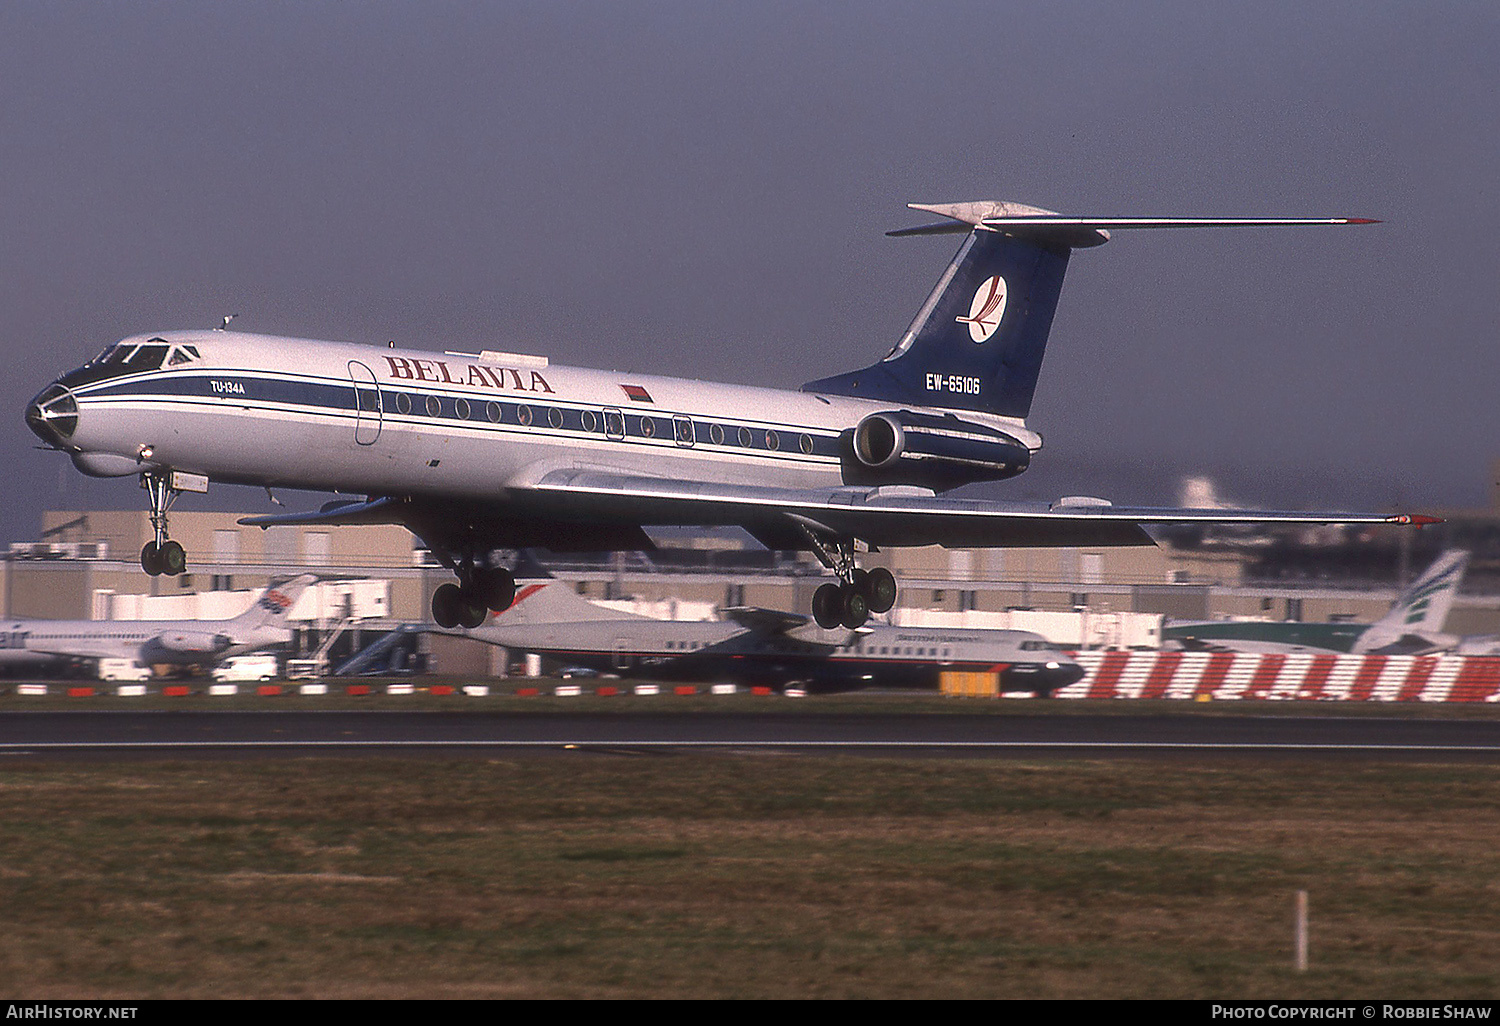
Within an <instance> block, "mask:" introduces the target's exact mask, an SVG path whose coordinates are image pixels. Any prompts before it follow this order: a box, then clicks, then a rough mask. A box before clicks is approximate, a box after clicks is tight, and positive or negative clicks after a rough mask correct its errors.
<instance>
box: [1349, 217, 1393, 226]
mask: <svg viewBox="0 0 1500 1026" xmlns="http://www.w3.org/2000/svg"><path fill="white" fill-rule="evenodd" d="M1344 223H1345V224H1384V223H1385V222H1384V221H1378V220H1376V219H1375V218H1373V217H1346V218H1344Z"/></svg>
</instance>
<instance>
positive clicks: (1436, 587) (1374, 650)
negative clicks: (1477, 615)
mask: <svg viewBox="0 0 1500 1026" xmlns="http://www.w3.org/2000/svg"><path fill="white" fill-rule="evenodd" d="M1468 566H1469V553H1468V552H1466V551H1464V550H1463V549H1449V550H1448V551H1447V552H1444V553H1443V554H1442V555H1441V556H1439V557H1438V558H1437V560H1436V561H1435V562H1434V563H1433V564H1432V565H1431V566H1430V567H1428V568H1427V570H1426V572H1424V573H1423V574H1422V576H1420V577H1418V578H1417V579H1416V580H1415V581H1413V582H1412V584H1411V587H1409V588H1407V589H1406V590H1405V591H1404V592H1402V593H1401V597H1400V598H1398V599H1397V600H1396V604H1395V605H1393V606H1391V611H1390V612H1389V613H1386V614H1385V616H1383V617H1381V618H1380V619H1379V620H1376V621H1375V622H1374V623H1372V624H1371V625H1370V628H1369V630H1367V631H1365V632H1364V633H1363V634H1361V635H1360V636H1359V638H1358V639H1357V640H1356V641H1355V643H1354V648H1353V651H1355V652H1360V653H1365V654H1378V655H1420V654H1422V653H1424V652H1431V651H1434V650H1437V649H1444V648H1449V647H1451V646H1452V645H1453V644H1455V643H1456V642H1457V641H1458V639H1457V638H1456V637H1452V636H1450V635H1448V634H1445V633H1444V631H1443V627H1444V625H1445V624H1446V623H1447V620H1448V610H1450V609H1452V608H1453V600H1454V598H1456V597H1457V595H1458V586H1459V584H1461V583H1462V582H1463V579H1464V571H1465V570H1467V569H1468Z"/></svg>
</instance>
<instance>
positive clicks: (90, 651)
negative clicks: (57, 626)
mask: <svg viewBox="0 0 1500 1026" xmlns="http://www.w3.org/2000/svg"><path fill="white" fill-rule="evenodd" d="M27 650H28V651H30V652H35V653H37V654H39V655H49V656H65V657H67V658H69V659H118V658H130V657H133V656H134V655H135V651H136V646H134V645H132V646H130V647H129V648H128V649H127V648H126V646H124V645H121V644H120V643H119V642H117V641H112V640H110V639H107V638H73V639H71V640H69V641H66V642H65V641H63V640H62V639H61V638H59V639H56V640H54V641H51V642H46V641H42V642H37V641H33V642H31V643H30V644H29V645H27Z"/></svg>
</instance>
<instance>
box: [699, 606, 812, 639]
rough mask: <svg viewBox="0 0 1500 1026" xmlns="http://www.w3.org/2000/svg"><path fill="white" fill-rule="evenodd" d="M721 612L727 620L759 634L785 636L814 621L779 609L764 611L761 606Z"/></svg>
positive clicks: (741, 607) (735, 607) (729, 609)
mask: <svg viewBox="0 0 1500 1026" xmlns="http://www.w3.org/2000/svg"><path fill="white" fill-rule="evenodd" d="M719 612H720V613H721V614H722V615H723V616H724V618H725V619H727V620H733V621H734V622H735V623H737V624H739V625H740V626H741V627H743V628H745V629H746V630H750V631H755V632H756V633H757V634H785V633H787V632H788V631H791V630H795V629H796V628H798V627H801V626H802V625H803V624H805V623H807V622H808V621H809V620H811V619H812V618H811V617H809V616H803V615H802V614H800V613H783V612H782V611H780V610H779V609H762V608H760V607H759V606H729V607H727V608H724V609H721V610H719Z"/></svg>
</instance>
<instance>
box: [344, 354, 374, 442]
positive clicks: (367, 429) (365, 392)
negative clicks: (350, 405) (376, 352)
mask: <svg viewBox="0 0 1500 1026" xmlns="http://www.w3.org/2000/svg"><path fill="white" fill-rule="evenodd" d="M349 381H350V382H351V383H352V384H353V385H354V440H355V441H356V442H358V443H359V444H360V445H374V444H375V440H376V439H377V438H379V437H380V423H381V413H382V411H381V408H380V407H381V402H380V388H379V387H378V386H377V385H376V384H375V372H374V371H372V370H371V369H370V368H369V367H366V366H365V365H364V364H362V363H360V362H359V361H358V360H350V361H349Z"/></svg>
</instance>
